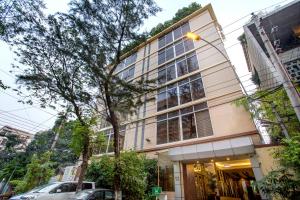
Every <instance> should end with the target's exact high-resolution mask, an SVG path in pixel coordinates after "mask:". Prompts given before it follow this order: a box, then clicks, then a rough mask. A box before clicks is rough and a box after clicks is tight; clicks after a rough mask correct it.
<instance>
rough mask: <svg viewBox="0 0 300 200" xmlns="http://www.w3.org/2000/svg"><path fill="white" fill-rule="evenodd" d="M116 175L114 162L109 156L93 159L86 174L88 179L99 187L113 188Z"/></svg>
mask: <svg viewBox="0 0 300 200" xmlns="http://www.w3.org/2000/svg"><path fill="white" fill-rule="evenodd" d="M113 174H114V160H113V159H112V158H110V157H108V156H102V157H101V158H100V159H95V158H93V159H92V162H91V164H90V165H89V167H88V169H87V173H86V178H87V179H88V180H90V181H95V183H96V186H97V187H102V188H112V187H113Z"/></svg>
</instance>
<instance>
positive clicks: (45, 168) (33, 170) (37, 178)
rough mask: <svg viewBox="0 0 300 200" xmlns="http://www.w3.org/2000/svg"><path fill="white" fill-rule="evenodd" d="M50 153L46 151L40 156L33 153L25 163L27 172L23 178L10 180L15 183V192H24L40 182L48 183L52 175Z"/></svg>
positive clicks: (40, 183)
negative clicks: (28, 161) (26, 163)
mask: <svg viewBox="0 0 300 200" xmlns="http://www.w3.org/2000/svg"><path fill="white" fill-rule="evenodd" d="M50 157H51V153H50V152H46V153H43V154H42V155H40V156H37V155H36V154H34V155H33V156H32V158H31V161H30V163H29V164H28V165H27V172H26V175H25V177H24V179H23V180H15V181H12V183H13V184H15V185H16V189H15V190H16V192H17V193H19V192H25V191H28V190H31V189H33V188H34V187H37V186H39V185H42V184H46V183H48V181H49V180H50V178H51V177H52V176H53V175H54V170H53V163H52V162H51V161H50Z"/></svg>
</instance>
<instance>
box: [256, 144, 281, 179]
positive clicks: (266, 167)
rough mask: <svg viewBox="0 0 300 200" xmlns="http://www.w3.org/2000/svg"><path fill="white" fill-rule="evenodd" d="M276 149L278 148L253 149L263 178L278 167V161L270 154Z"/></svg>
mask: <svg viewBox="0 0 300 200" xmlns="http://www.w3.org/2000/svg"><path fill="white" fill-rule="evenodd" d="M278 148H280V146H271V147H260V148H256V149H255V153H256V155H257V160H258V162H259V163H260V168H261V171H262V174H263V175H264V176H265V175H267V174H268V173H269V172H270V171H272V170H275V169H277V168H278V167H279V163H278V161H277V160H276V159H274V158H273V156H272V152H274V151H276V150H277V149H278Z"/></svg>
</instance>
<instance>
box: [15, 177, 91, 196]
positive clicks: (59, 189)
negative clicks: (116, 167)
mask: <svg viewBox="0 0 300 200" xmlns="http://www.w3.org/2000/svg"><path fill="white" fill-rule="evenodd" d="M76 187H77V182H74V181H70V182H54V183H49V184H48V185H46V186H45V187H42V188H41V189H38V190H35V191H33V192H30V193H25V194H21V195H19V196H20V197H19V199H20V200H67V199H72V198H73V197H74V196H75V192H76ZM82 189H83V190H89V189H95V183H94V182H83V185H82ZM19 199H18V200H19ZM11 200H16V199H15V197H12V198H11Z"/></svg>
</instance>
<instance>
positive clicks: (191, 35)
mask: <svg viewBox="0 0 300 200" xmlns="http://www.w3.org/2000/svg"><path fill="white" fill-rule="evenodd" d="M186 37H187V38H189V39H191V40H196V41H200V40H201V41H203V42H205V43H206V44H208V45H210V46H212V47H213V48H215V49H216V50H217V51H218V52H219V53H220V54H221V55H222V56H223V57H224V58H225V60H226V61H227V62H228V63H229V65H230V67H231V68H232V70H233V72H234V75H235V77H236V79H237V81H238V82H239V84H240V85H241V87H242V90H243V92H244V93H245V95H246V96H247V97H248V93H247V91H246V89H245V87H244V85H243V84H242V82H241V80H240V78H239V76H238V74H237V73H236V71H235V68H234V66H233V65H232V64H231V62H230V60H229V59H228V57H227V56H226V55H225V54H224V52H222V51H221V50H220V49H219V48H218V47H216V46H215V45H214V44H213V43H211V42H209V41H207V40H206V39H204V38H202V37H200V36H199V35H197V34H195V33H192V32H188V33H187V34H186Z"/></svg>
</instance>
